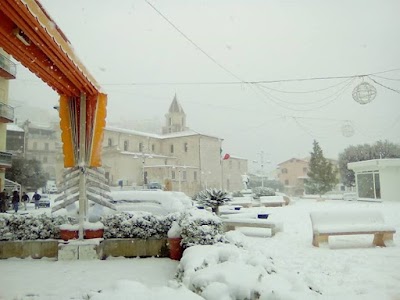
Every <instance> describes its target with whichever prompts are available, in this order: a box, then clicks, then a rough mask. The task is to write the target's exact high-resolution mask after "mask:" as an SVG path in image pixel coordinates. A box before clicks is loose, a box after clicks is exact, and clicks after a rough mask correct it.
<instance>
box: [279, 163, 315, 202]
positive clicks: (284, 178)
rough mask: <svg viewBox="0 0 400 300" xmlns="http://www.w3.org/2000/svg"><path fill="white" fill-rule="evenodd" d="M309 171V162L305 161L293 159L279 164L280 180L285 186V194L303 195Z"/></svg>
mask: <svg viewBox="0 0 400 300" xmlns="http://www.w3.org/2000/svg"><path fill="white" fill-rule="evenodd" d="M308 170H309V166H308V160H304V159H299V158H291V159H289V160H286V161H284V162H282V163H280V164H278V171H277V175H278V180H279V181H280V182H281V183H282V184H283V185H284V187H285V193H287V194H289V195H303V194H304V181H305V180H306V179H307V178H308V176H307V173H308Z"/></svg>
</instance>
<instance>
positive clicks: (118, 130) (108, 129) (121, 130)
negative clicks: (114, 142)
mask: <svg viewBox="0 0 400 300" xmlns="http://www.w3.org/2000/svg"><path fill="white" fill-rule="evenodd" d="M105 130H106V131H113V132H120V133H126V134H132V135H140V136H145V137H151V138H155V139H159V138H160V135H159V134H155V133H148V132H143V131H137V130H132V129H125V128H117V127H110V126H107V127H106V128H105Z"/></svg>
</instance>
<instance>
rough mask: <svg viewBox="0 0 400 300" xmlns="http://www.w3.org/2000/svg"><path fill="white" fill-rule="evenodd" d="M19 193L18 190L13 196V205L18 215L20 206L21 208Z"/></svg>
mask: <svg viewBox="0 0 400 300" xmlns="http://www.w3.org/2000/svg"><path fill="white" fill-rule="evenodd" d="M19 201H20V199H19V193H18V191H17V190H15V191H14V192H13V196H12V205H13V209H14V211H15V212H16V213H17V212H18V206H19Z"/></svg>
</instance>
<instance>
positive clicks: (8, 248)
mask: <svg viewBox="0 0 400 300" xmlns="http://www.w3.org/2000/svg"><path fill="white" fill-rule="evenodd" d="M57 255H58V240H35V241H2V242H0V259H5V258H11V257H18V258H26V257H32V258H42V257H54V258H57Z"/></svg>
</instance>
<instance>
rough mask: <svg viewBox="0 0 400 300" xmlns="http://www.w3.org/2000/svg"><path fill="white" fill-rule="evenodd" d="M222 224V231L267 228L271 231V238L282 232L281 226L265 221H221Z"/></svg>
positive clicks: (241, 219) (239, 219) (240, 219)
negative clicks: (238, 228) (241, 228)
mask: <svg viewBox="0 0 400 300" xmlns="http://www.w3.org/2000/svg"><path fill="white" fill-rule="evenodd" d="M222 224H223V225H224V230H225V232H226V231H230V230H235V228H236V227H258V228H269V229H271V236H274V235H275V234H276V233H277V232H279V231H282V225H280V224H278V223H274V222H271V221H267V220H265V219H244V218H238V219H231V218H230V219H223V220H222Z"/></svg>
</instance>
